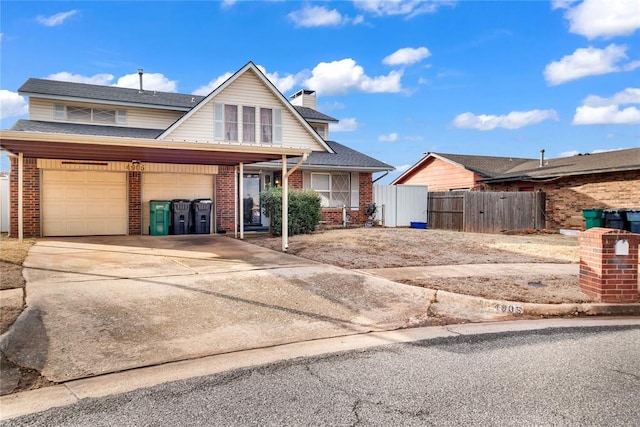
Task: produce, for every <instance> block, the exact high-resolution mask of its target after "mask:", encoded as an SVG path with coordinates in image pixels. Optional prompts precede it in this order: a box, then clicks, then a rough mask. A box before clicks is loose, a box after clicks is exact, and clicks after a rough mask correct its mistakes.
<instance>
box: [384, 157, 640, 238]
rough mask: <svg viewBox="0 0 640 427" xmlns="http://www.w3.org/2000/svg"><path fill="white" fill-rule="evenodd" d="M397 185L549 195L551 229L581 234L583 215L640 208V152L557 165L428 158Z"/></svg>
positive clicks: (544, 161)
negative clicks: (584, 212) (592, 210)
mask: <svg viewBox="0 0 640 427" xmlns="http://www.w3.org/2000/svg"><path fill="white" fill-rule="evenodd" d="M392 184H411V185H428V186H429V190H430V191H452V190H473V189H476V190H478V189H481V190H487V191H544V192H545V193H546V209H545V210H546V216H547V224H546V227H547V228H549V229H560V228H570V229H582V228H584V218H583V215H582V209H590V208H602V209H607V208H609V209H616V208H625V209H634V208H635V209H638V208H640V148H630V149H626V150H617V151H609V152H604V153H597V154H583V155H576V156H571V157H561V158H556V159H545V158H544V150H543V151H541V156H540V158H539V159H522V158H510V157H490V156H469V155H457V154H442V153H428V154H427V155H425V157H423V158H422V159H421V160H420V161H418V162H417V163H416V164H415V165H414V166H412V167H411V168H410V169H408V170H407V171H406V172H405V173H403V174H402V175H401V176H399V177H398V178H396V179H395V180H394V181H393V183H392Z"/></svg>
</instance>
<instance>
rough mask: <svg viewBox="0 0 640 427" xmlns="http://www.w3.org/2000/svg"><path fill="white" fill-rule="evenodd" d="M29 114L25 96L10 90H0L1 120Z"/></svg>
mask: <svg viewBox="0 0 640 427" xmlns="http://www.w3.org/2000/svg"><path fill="white" fill-rule="evenodd" d="M25 114H29V106H28V104H27V101H26V99H24V96H20V95H18V94H17V93H16V92H10V91H8V90H4V89H2V90H0V119H5V118H7V117H16V116H24V115H25Z"/></svg>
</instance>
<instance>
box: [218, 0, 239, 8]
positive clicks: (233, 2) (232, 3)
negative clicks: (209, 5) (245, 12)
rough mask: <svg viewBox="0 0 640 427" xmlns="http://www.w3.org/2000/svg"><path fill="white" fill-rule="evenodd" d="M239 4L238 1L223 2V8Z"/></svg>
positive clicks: (228, 0)
mask: <svg viewBox="0 0 640 427" xmlns="http://www.w3.org/2000/svg"><path fill="white" fill-rule="evenodd" d="M237 2H238V0H222V7H223V8H228V7H232V6H233V5H235V4H236V3H237Z"/></svg>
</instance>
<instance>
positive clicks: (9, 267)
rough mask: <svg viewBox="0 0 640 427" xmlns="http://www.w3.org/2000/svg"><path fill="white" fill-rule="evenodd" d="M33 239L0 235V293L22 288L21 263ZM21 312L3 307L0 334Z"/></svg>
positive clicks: (0, 314)
mask: <svg viewBox="0 0 640 427" xmlns="http://www.w3.org/2000/svg"><path fill="white" fill-rule="evenodd" d="M34 243H35V239H25V240H23V241H22V242H21V241H19V240H18V239H9V238H8V237H7V235H6V234H2V235H0V291H2V290H6V289H16V288H24V278H23V277H22V263H23V262H24V259H25V258H26V257H27V252H29V249H30V248H31V246H33V244H34ZM21 312H22V308H16V307H3V308H2V311H1V312H0V334H2V333H4V332H5V331H6V330H7V329H8V328H9V326H10V325H11V324H12V323H13V322H14V321H15V320H16V318H17V317H18V316H19V315H20V313H21Z"/></svg>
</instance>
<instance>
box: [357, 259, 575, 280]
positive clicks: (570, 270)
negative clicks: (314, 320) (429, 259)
mask: <svg viewBox="0 0 640 427" xmlns="http://www.w3.org/2000/svg"><path fill="white" fill-rule="evenodd" d="M357 271H360V272H362V273H366V274H371V275H374V276H377V277H383V278H385V279H389V280H410V279H428V278H436V277H470V276H487V275H493V274H499V275H503V276H534V275H541V274H558V275H564V274H575V275H578V274H579V273H580V266H579V265H578V264H542V263H541V264H461V265H433V266H424V267H395V268H375V269H362V270H357Z"/></svg>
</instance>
